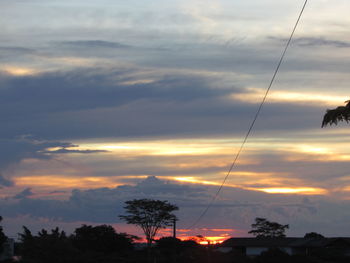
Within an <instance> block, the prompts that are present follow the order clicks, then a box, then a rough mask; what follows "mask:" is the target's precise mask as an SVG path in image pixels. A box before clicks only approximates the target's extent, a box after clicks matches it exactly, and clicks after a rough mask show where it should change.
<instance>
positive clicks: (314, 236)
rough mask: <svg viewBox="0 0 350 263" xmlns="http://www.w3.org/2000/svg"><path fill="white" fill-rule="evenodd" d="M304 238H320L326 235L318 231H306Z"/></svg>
mask: <svg viewBox="0 0 350 263" xmlns="http://www.w3.org/2000/svg"><path fill="white" fill-rule="evenodd" d="M304 238H310V239H311V238H313V239H319V238H324V236H323V235H321V234H319V233H316V232H310V233H306V234H305V236H304Z"/></svg>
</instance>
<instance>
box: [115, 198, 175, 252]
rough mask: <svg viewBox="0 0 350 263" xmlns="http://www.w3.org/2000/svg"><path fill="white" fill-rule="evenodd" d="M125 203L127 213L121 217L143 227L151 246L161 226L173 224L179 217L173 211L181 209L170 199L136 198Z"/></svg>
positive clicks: (129, 222)
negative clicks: (169, 200) (170, 201)
mask: <svg viewBox="0 0 350 263" xmlns="http://www.w3.org/2000/svg"><path fill="white" fill-rule="evenodd" d="M125 204H126V206H124V209H125V211H126V213H127V215H120V216H119V217H120V218H121V219H123V220H125V221H126V222H127V223H128V224H134V225H137V226H139V227H141V228H142V230H143V232H144V233H145V236H146V239H147V243H148V245H149V246H150V245H151V244H152V241H153V239H154V237H155V235H156V234H157V232H158V230H159V229H160V228H164V227H166V226H169V225H171V224H172V223H173V221H174V220H176V219H177V218H176V216H175V215H174V214H173V213H172V212H173V211H175V210H178V209H179V208H178V207H177V206H176V205H173V204H170V203H168V201H160V200H152V199H134V200H131V201H126V202H125Z"/></svg>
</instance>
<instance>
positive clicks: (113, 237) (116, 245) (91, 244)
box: [71, 225, 136, 254]
mask: <svg viewBox="0 0 350 263" xmlns="http://www.w3.org/2000/svg"><path fill="white" fill-rule="evenodd" d="M74 233H75V234H74V235H72V236H71V239H72V242H73V245H74V246H75V247H76V248H77V249H79V250H80V251H83V252H86V251H96V252H101V253H105V254H108V253H113V252H118V251H120V252H123V253H124V252H127V251H130V250H131V249H132V242H133V239H135V238H136V237H134V236H130V235H128V234H125V233H120V234H118V233H117V232H116V231H115V230H114V228H113V227H112V226H108V225H100V226H87V225H83V226H81V227H79V228H77V229H75V232H74Z"/></svg>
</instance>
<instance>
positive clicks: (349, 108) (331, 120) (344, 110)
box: [322, 101, 350, 127]
mask: <svg viewBox="0 0 350 263" xmlns="http://www.w3.org/2000/svg"><path fill="white" fill-rule="evenodd" d="M345 103H346V105H345V106H339V107H337V108H335V109H331V110H330V109H328V110H327V111H326V114H325V115H324V116H323V121H322V127H325V126H327V125H328V124H329V125H332V124H335V125H337V124H338V122H340V121H346V122H349V121H350V101H346V102H345Z"/></svg>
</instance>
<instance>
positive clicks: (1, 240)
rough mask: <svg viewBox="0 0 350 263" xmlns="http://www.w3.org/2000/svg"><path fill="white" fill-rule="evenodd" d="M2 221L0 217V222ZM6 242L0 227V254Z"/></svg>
mask: <svg viewBox="0 0 350 263" xmlns="http://www.w3.org/2000/svg"><path fill="white" fill-rule="evenodd" d="M1 221H2V216H0V222H1ZM6 240H7V236H6V235H5V234H4V231H3V229H2V226H0V252H2V250H3V249H4V247H3V245H4V243H5V242H6Z"/></svg>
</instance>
